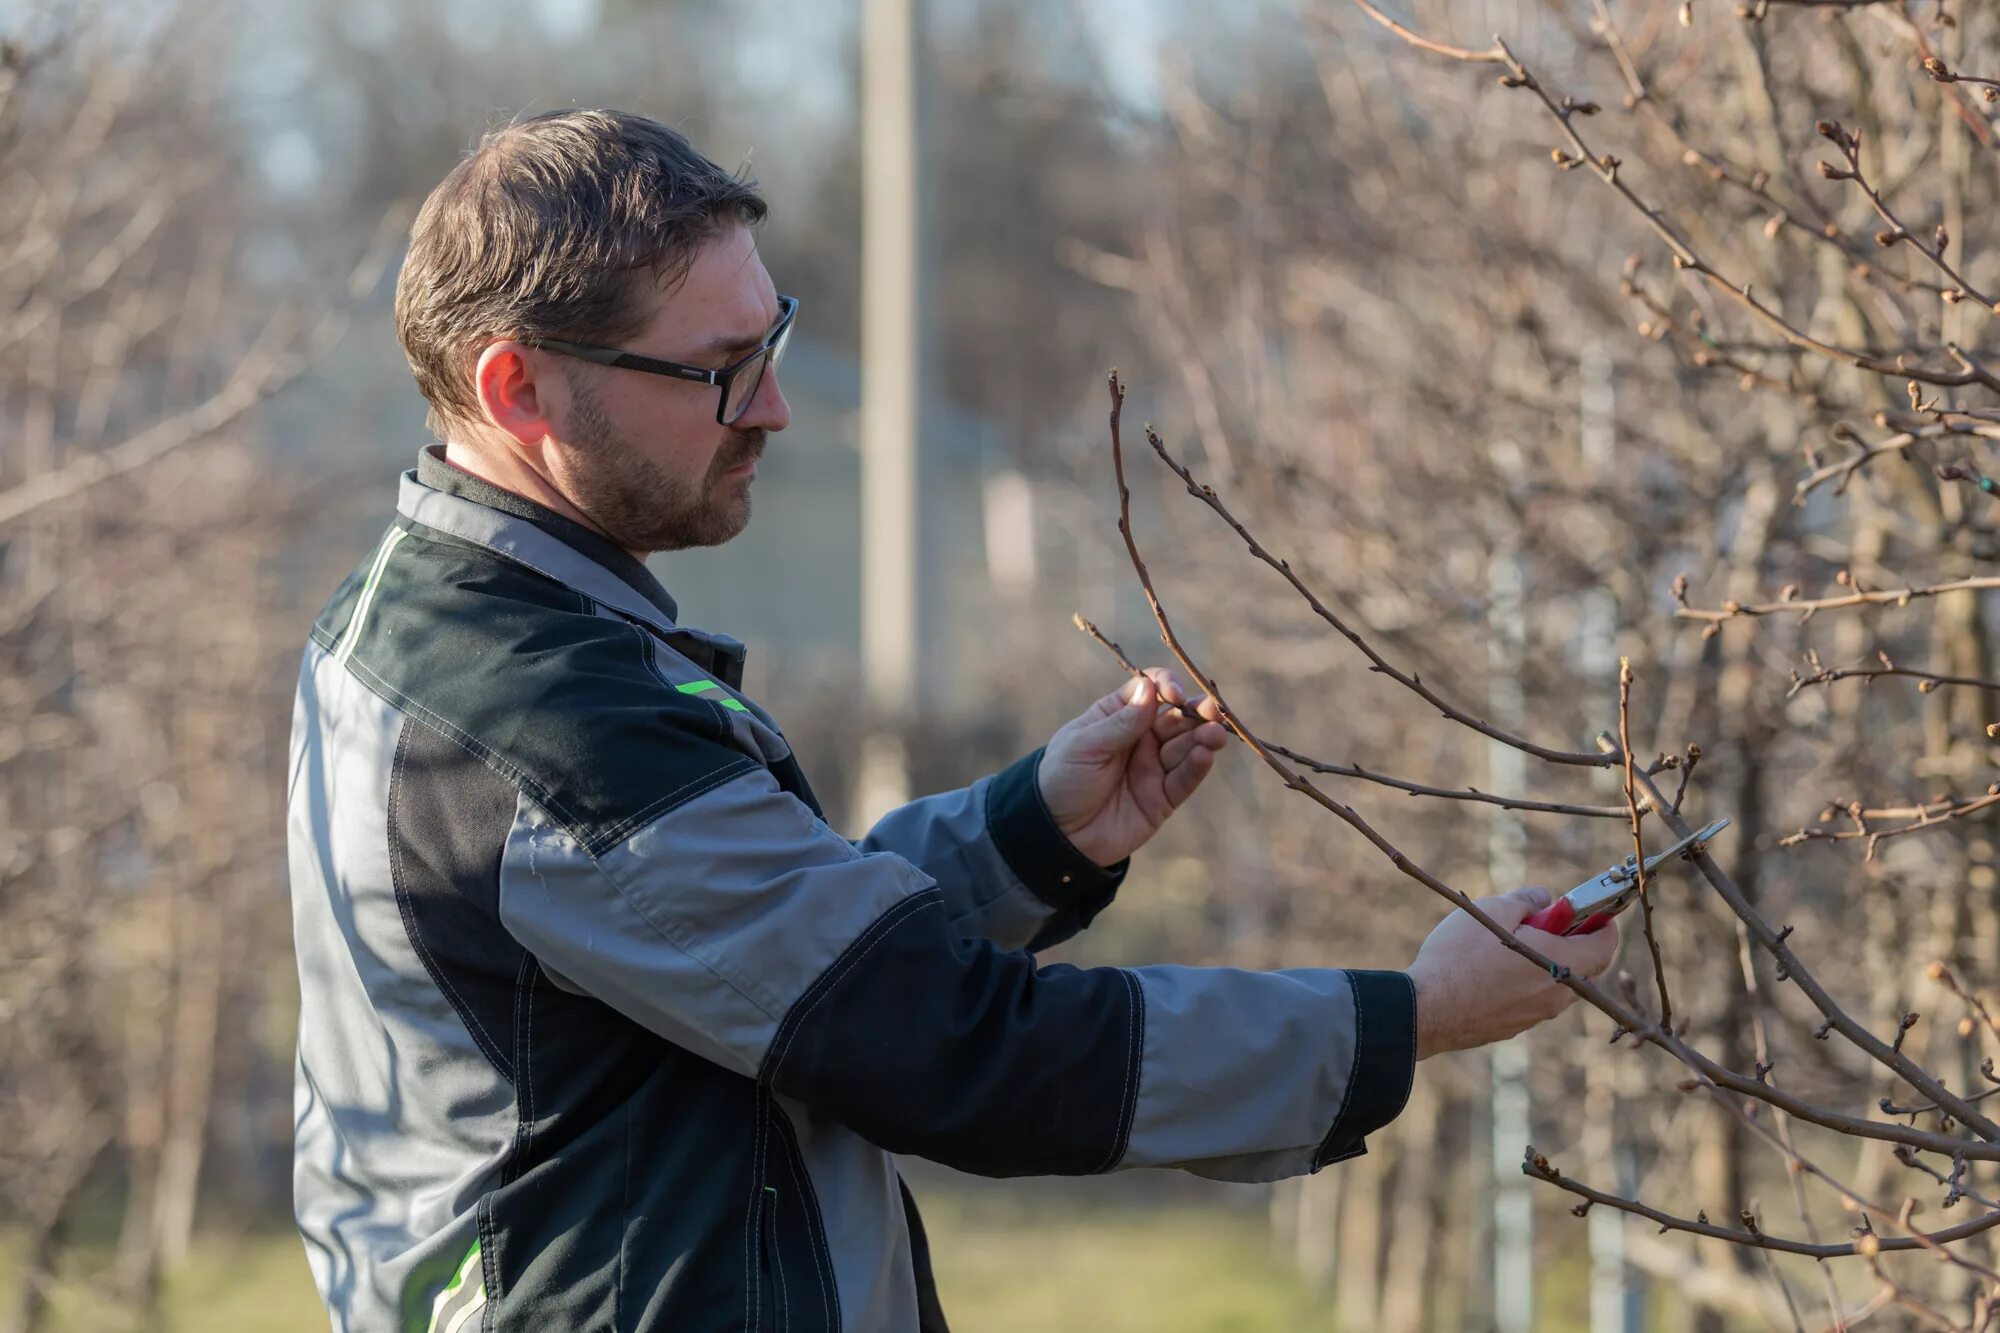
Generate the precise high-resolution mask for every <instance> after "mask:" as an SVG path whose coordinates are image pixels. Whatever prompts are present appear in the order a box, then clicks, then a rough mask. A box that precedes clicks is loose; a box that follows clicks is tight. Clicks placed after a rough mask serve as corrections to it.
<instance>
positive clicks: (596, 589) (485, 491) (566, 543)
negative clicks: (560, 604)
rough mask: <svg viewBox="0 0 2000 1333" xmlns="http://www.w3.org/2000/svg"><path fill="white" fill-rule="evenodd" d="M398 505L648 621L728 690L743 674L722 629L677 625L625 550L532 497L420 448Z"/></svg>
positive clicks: (659, 591) (735, 648) (736, 646)
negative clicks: (711, 630) (715, 631)
mask: <svg viewBox="0 0 2000 1333" xmlns="http://www.w3.org/2000/svg"><path fill="white" fill-rule="evenodd" d="M396 510H397V512H398V513H400V514H401V515H402V516H403V517H404V518H406V519H409V520H411V521H412V522H415V523H421V524H423V525H424V526H425V527H428V528H435V529H437V530H438V531H439V532H444V533H448V534H450V535H451V536H453V537H457V538H459V539H461V540H463V541H469V542H473V543H475V544H477V545H479V546H484V547H486V548H487V549H488V550H491V551H496V552H498V553H499V554H501V555H504V556H506V557H508V558H509V559H511V560H514V561H517V562H519V563H520V564H524V565H526V566H528V567H529V568H530V569H533V570H535V571H536V572H538V573H540V574H542V575H543V576H545V577H547V578H551V579H554V580H555V581H556V582H558V583H562V584H566V585H567V586H569V587H571V588H574V589H576V590H577V591H578V592H580V593H582V594H583V595H584V596H586V597H588V598H590V599H591V600H592V601H593V602H596V603H597V604H598V605H600V606H604V607H607V608H609V609H611V610H612V611H615V612H617V613H619V614H620V615H623V616H627V617H629V618H631V619H633V620H637V621H640V622H642V623H644V624H646V625H649V626H651V627H652V628H653V629H654V630H656V631H657V632H658V633H659V634H661V635H662V636H663V637H665V638H666V639H667V640H668V641H669V642H670V643H671V644H672V645H673V646H674V647H675V648H676V649H677V650H678V651H680V652H682V653H684V654H686V655H687V656H688V657H690V658H691V659H693V660H694V661H696V662H697V663H698V664H699V665H701V667H702V669H703V670H706V671H708V672H710V673H711V674H713V675H716V676H718V677H720V678H722V679H723V680H724V681H725V683H727V684H729V685H730V686H731V687H732V688H735V687H736V686H738V685H739V684H740V683H741V681H742V679H743V674H742V673H743V644H742V643H741V642H740V641H738V640H736V639H733V638H731V637H729V636H728V635H726V634H709V633H705V632H704V631H701V630H695V629H683V628H681V627H680V626H679V625H677V624H676V623H675V620H676V618H677V617H678V616H679V614H680V610H679V608H678V607H677V606H676V605H675V603H674V599H673V597H672V595H670V594H669V593H668V592H667V590H666V588H664V587H663V586H661V584H660V581H659V580H658V579H656V578H654V577H653V574H652V571H651V570H649V569H647V568H646V567H645V565H643V564H641V563H640V562H639V561H638V560H636V559H634V558H633V557H632V555H631V553H630V552H628V551H625V550H623V549H622V548H620V547H619V546H617V545H616V544H614V543H613V542H611V541H609V540H607V539H606V538H604V537H602V536H600V535H598V534H597V533H595V532H592V531H591V530H590V529H589V528H586V527H584V526H583V525H582V524H581V523H578V522H575V521H574V520H572V519H568V518H565V517H563V516H562V515H561V514H558V513H556V512H555V511H554V510H552V509H549V508H547V507H545V506H543V505H538V504H536V503H535V502H534V501H533V500H530V499H528V498H526V497H525V496H520V495H516V494H514V492H512V491H509V490H504V489H502V488H501V487H498V486H495V485H493V484H492V483H491V482H489V481H485V480H483V479H481V478H479V477H475V476H473V475H472V474H471V473H470V472H467V471H465V470H464V469H463V468H458V467H454V466H453V465H452V464H450V463H448V462H446V461H445V457H444V449H443V447H442V446H440V445H429V446H426V447H425V449H424V450H423V452H422V453H421V454H419V455H418V456H417V466H416V467H415V468H414V469H412V470H411V471H408V472H405V473H404V474H403V480H402V485H401V487H400V490H399V494H398V497H397V504H396Z"/></svg>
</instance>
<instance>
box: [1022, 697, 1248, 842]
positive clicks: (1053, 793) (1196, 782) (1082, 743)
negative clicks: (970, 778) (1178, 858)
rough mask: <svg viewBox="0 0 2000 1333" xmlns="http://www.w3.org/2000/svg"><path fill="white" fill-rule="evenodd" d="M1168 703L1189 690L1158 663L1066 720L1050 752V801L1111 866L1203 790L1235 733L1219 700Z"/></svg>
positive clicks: (1075, 834) (1045, 776)
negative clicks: (1186, 708) (1189, 711)
mask: <svg viewBox="0 0 2000 1333" xmlns="http://www.w3.org/2000/svg"><path fill="white" fill-rule="evenodd" d="M1163 699H1164V700H1165V701H1166V703H1168V704H1185V703H1187V702H1188V692H1187V688H1186V686H1185V685H1184V684H1183V683H1182V681H1181V678H1180V677H1179V675H1177V674H1176V673H1175V672H1174V671H1172V670H1171V669H1169V668H1167V667H1151V668H1149V669H1148V670H1147V671H1146V674H1145V675H1144V676H1135V677H1133V679H1132V680H1131V681H1130V682H1129V683H1127V684H1126V686H1125V687H1124V688H1123V689H1120V690H1115V691H1113V692H1112V693H1110V694H1107V695H1105V696H1104V697H1103V698H1102V699H1099V700H1098V701H1097V702H1096V703H1094V704H1092V705H1091V706H1090V708H1089V709H1088V710H1087V711H1085V712H1084V714H1083V715H1082V716H1081V717H1078V718H1076V719H1075V720H1073V721H1071V722H1067V723H1065V724H1064V725H1063V727H1062V729H1061V730H1060V731H1058V732H1056V734H1055V736H1054V737H1053V738H1051V739H1050V741H1049V744H1048V748H1047V749H1046V750H1044V751H1043V753H1042V762H1041V765H1040V767H1039V768H1038V769H1037V770H1036V774H1035V776H1036V778H1037V780H1038V782H1039V783H1040V786H1041V789H1042V801H1043V802H1044V803H1045V804H1046V805H1047V806H1048V807H1049V813H1050V814H1051V815H1053V816H1054V817H1055V821H1056V826H1057V827H1058V828H1060V829H1061V830H1062V831H1063V834H1064V836H1066V837H1067V838H1068V839H1069V840H1070V844H1071V845H1072V846H1074V847H1075V848H1076V849H1077V850H1078V851H1079V852H1082V853H1083V854H1084V855H1085V856H1087V857H1089V858H1090V859H1091V860H1093V861H1095V862H1096V863H1097V864H1099V865H1101V866H1112V865H1116V864H1117V863H1118V862H1120V861H1122V860H1124V859H1125V858H1126V857H1128V856H1130V855H1131V854H1132V853H1133V852H1135V851H1137V850H1138V849H1139V848H1140V847H1142V846H1144V845H1145V843H1146V840H1147V839H1149V838H1151V837H1152V836H1153V834H1154V833H1156V832H1158V831H1159V827H1160V825H1161V824H1163V823H1165V822H1166V819H1167V816H1168V815H1170V814H1172V813H1173V812H1174V810H1175V809H1176V808H1177V807H1178V806H1179V805H1180V804H1181V802H1183V801H1185V800H1187V798H1188V797H1189V796H1192V795H1193V794H1194V789H1195V788H1196V787H1198V786H1200V785H1201V780H1202V779H1203V778H1205V777H1207V776H1208V771H1209V770H1210V769H1211V768H1213V767H1215V756H1216V754H1217V752H1218V751H1220V750H1221V749H1222V747H1223V745H1224V744H1225V743H1226V742H1227V741H1228V739H1229V732H1228V729H1227V728H1225V727H1224V726H1223V725H1222V723H1221V721H1220V720H1219V719H1220V718H1221V716H1222V711H1221V709H1219V708H1217V707H1216V704H1215V700H1213V699H1211V698H1208V697H1207V696H1203V697H1202V699H1201V701H1200V702H1199V703H1198V704H1195V705H1193V708H1194V711H1195V712H1196V713H1198V714H1199V715H1200V718H1202V719H1206V720H1197V719H1196V718H1191V717H1189V716H1187V715H1186V714H1185V713H1183V712H1181V710H1180V709H1178V708H1171V707H1164V706H1162V703H1161V701H1162V700H1163Z"/></svg>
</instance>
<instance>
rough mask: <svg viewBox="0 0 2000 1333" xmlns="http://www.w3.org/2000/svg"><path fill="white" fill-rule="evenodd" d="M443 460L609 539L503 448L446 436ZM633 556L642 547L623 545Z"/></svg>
mask: <svg viewBox="0 0 2000 1333" xmlns="http://www.w3.org/2000/svg"><path fill="white" fill-rule="evenodd" d="M444 461H445V462H447V463H449V464H451V465H452V466H453V467H455V468H458V469H459V470H460V471H462V472H469V473H471V474H472V475H473V476H475V477H477V478H479V479H480V480H481V481H483V482H486V483H487V484H488V485H492V486H498V487H499V488H500V489H501V490H503V491H512V492H513V493H514V494H515V495H518V496H520V497H521V498H522V499H524V500H532V501H534V502H535V503H536V504H538V505H540V506H542V508H544V509H549V510H553V511H554V512H556V513H558V514H561V515H562V516H563V517H564V518H566V519H568V520H569V521H570V522H572V523H578V524H581V525H582V526H584V527H586V528H588V529H590V530H591V531H592V532H594V533H596V534H597V535H598V536H600V537H603V538H604V539H605V540H607V541H609V540H611V536H610V534H609V533H607V532H605V531H604V530H603V529H602V528H600V527H598V526H597V524H595V523H593V522H591V520H590V516H589V515H587V514H585V513H584V512H583V511H582V510H581V509H578V508H577V507H576V506H575V505H573V504H571V503H570V501H569V497H568V496H566V495H564V494H563V493H562V492H561V491H559V490H557V489H556V488H555V486H554V485H552V484H551V483H550V482H549V479H548V478H546V477H544V476H542V475H541V474H540V473H539V472H536V471H535V470H534V469H533V468H531V467H529V466H527V464H525V463H523V462H522V461H521V460H520V459H518V458H516V457H514V456H513V455H512V454H511V453H507V452H506V451H504V450H483V449H478V448H475V447H474V446H472V445H469V444H465V443H463V442H461V441H458V440H447V441H445V446H444ZM624 549H626V550H627V551H628V553H629V554H630V555H631V556H632V558H633V559H634V560H637V561H639V562H640V563H641V564H644V563H645V560H646V554H645V552H643V551H632V550H630V548H624Z"/></svg>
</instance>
